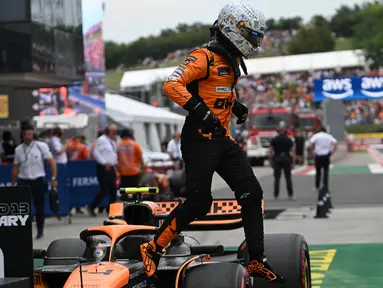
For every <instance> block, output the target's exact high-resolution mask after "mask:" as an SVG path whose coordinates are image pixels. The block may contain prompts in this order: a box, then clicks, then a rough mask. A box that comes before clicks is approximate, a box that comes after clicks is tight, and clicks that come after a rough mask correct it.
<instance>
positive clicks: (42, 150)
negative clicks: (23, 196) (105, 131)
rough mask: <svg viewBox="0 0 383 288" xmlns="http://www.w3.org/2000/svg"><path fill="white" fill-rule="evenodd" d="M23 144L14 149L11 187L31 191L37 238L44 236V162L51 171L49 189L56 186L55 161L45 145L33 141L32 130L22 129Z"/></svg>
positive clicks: (29, 127)
mask: <svg viewBox="0 0 383 288" xmlns="http://www.w3.org/2000/svg"><path fill="white" fill-rule="evenodd" d="M22 133H23V134H22V135H23V143H21V144H20V145H19V146H17V147H16V150H15V159H14V162H13V169H12V185H13V186H14V185H15V184H16V180H17V185H22V186H29V187H30V189H31V194H32V199H33V203H34V205H35V208H36V225H37V237H36V239H40V238H42V237H43V235H44V220H45V214H44V213H45V212H44V211H45V207H44V203H45V193H46V192H47V190H48V185H47V183H46V182H45V176H46V173H45V160H47V162H48V165H49V166H50V168H51V171H52V178H51V187H52V188H55V187H56V186H57V180H56V179H57V178H56V177H57V172H56V161H55V160H54V159H53V156H52V153H51V152H50V151H49V147H48V145H47V144H46V143H44V142H41V141H36V140H34V128H33V127H32V126H25V127H23V131H22Z"/></svg>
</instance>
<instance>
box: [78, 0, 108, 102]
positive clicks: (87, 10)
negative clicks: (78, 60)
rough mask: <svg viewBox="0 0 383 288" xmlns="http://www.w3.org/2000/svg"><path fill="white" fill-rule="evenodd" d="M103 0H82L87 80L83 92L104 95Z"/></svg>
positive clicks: (91, 94)
mask: <svg viewBox="0 0 383 288" xmlns="http://www.w3.org/2000/svg"><path fill="white" fill-rule="evenodd" d="M103 16H104V9H103V1H102V0H82V20H83V24H82V25H83V26H82V28H83V37H84V60H85V71H86V74H85V80H84V84H83V94H85V95H90V96H95V95H97V96H99V97H104V92H105V84H104V80H105V52H104V39H103V36H102V19H103Z"/></svg>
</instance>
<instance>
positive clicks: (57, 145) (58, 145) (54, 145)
mask: <svg viewBox="0 0 383 288" xmlns="http://www.w3.org/2000/svg"><path fill="white" fill-rule="evenodd" d="M61 137H62V131H61V129H60V127H56V128H55V129H53V132H52V137H51V138H50V139H49V144H50V145H49V146H50V149H51V152H52V155H53V156H54V158H55V160H56V163H57V164H66V163H67V162H68V157H67V154H66V148H67V145H66V144H63V143H62V141H61Z"/></svg>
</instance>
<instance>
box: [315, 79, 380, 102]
mask: <svg viewBox="0 0 383 288" xmlns="http://www.w3.org/2000/svg"><path fill="white" fill-rule="evenodd" d="M313 98H314V101H315V102H322V101H323V100H325V99H327V98H332V99H335V100H342V101H353V100H371V99H379V98H383V76H371V77H370V76H368V77H354V78H331V79H323V80H314V97H313Z"/></svg>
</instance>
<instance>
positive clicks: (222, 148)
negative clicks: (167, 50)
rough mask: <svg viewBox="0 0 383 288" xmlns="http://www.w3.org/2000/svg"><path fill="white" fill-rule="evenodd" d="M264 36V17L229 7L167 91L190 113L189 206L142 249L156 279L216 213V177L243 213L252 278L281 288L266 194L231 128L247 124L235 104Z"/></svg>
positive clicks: (185, 147)
mask: <svg viewBox="0 0 383 288" xmlns="http://www.w3.org/2000/svg"><path fill="white" fill-rule="evenodd" d="M265 29H266V24H265V17H264V15H263V14H262V13H261V12H259V11H256V10H254V9H253V8H252V7H250V6H249V5H247V4H246V3H243V2H240V3H235V4H230V5H226V6H225V7H224V8H223V9H222V10H221V12H220V14H219V16H218V20H217V21H216V22H215V23H214V25H213V27H211V39H210V40H209V42H208V45H207V46H206V47H204V48H201V49H196V50H194V51H192V52H191V53H190V54H189V55H188V56H187V57H186V59H185V61H184V62H183V63H182V64H181V65H180V66H179V67H178V68H177V69H176V70H175V71H174V73H173V74H171V75H170V76H169V77H168V79H167V80H166V82H165V84H164V87H163V91H164V93H165V94H166V95H167V96H168V97H169V98H170V99H172V100H173V101H174V102H176V103H177V104H178V105H180V106H181V107H183V108H184V109H185V110H187V111H188V112H189V115H188V116H187V117H186V120H185V124H184V127H183V129H182V135H181V148H182V157H183V160H184V163H185V176H186V195H187V200H186V201H185V202H184V203H181V204H179V205H178V206H177V207H176V208H175V209H174V210H173V211H172V212H171V213H170V215H169V216H168V219H167V220H165V221H164V223H163V225H162V226H161V227H160V228H159V229H158V230H157V234H156V236H155V237H154V240H153V241H151V242H149V243H146V244H143V245H141V253H142V257H143V263H144V266H145V270H146V274H147V275H148V276H152V275H154V273H155V272H156V269H157V265H158V263H159V260H160V256H161V254H162V251H163V248H164V247H166V246H167V245H168V244H169V243H170V241H172V240H173V239H174V238H175V237H176V234H177V233H179V232H180V231H182V230H183V229H184V228H186V227H187V225H188V224H189V223H190V222H192V221H194V220H195V219H198V218H200V217H203V216H205V215H206V214H207V213H208V211H209V210H210V207H211V204H212V195H211V182H212V176H213V173H214V172H215V171H216V172H217V173H218V174H219V175H220V176H221V177H222V178H223V179H224V180H225V181H226V182H227V183H228V185H229V186H230V188H231V189H232V190H233V191H234V193H235V196H236V199H237V201H238V203H239V204H240V205H241V207H242V208H241V214H242V219H243V225H244V230H245V236H246V240H247V246H248V250H249V254H250V261H249V264H248V266H247V271H248V272H249V275H251V276H253V277H261V278H264V279H267V280H269V281H272V282H274V283H279V282H283V278H281V277H280V276H278V275H277V274H276V273H274V271H273V269H272V268H271V267H270V265H269V264H268V262H267V259H266V257H265V255H264V231H263V216H262V198H263V191H262V188H261V186H260V184H259V182H258V180H257V178H256V177H255V175H254V173H253V170H252V168H251V166H250V163H249V161H248V159H247V157H246V155H245V153H244V152H243V150H242V149H241V147H240V146H239V145H238V144H237V143H236V142H235V141H234V139H233V138H232V136H231V135H230V126H229V125H230V121H231V116H232V114H234V115H236V116H237V118H238V120H237V124H242V123H244V122H245V121H246V119H247V114H248V109H247V107H245V106H244V105H243V104H241V103H240V102H238V99H236V98H237V97H236V91H235V86H236V84H237V81H238V78H239V77H240V75H241V72H240V67H239V65H241V66H242V70H243V71H245V73H246V71H247V70H246V66H245V64H244V61H243V57H245V58H253V57H255V55H256V54H257V49H258V47H259V46H260V45H261V43H262V39H263V35H264V33H265Z"/></svg>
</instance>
